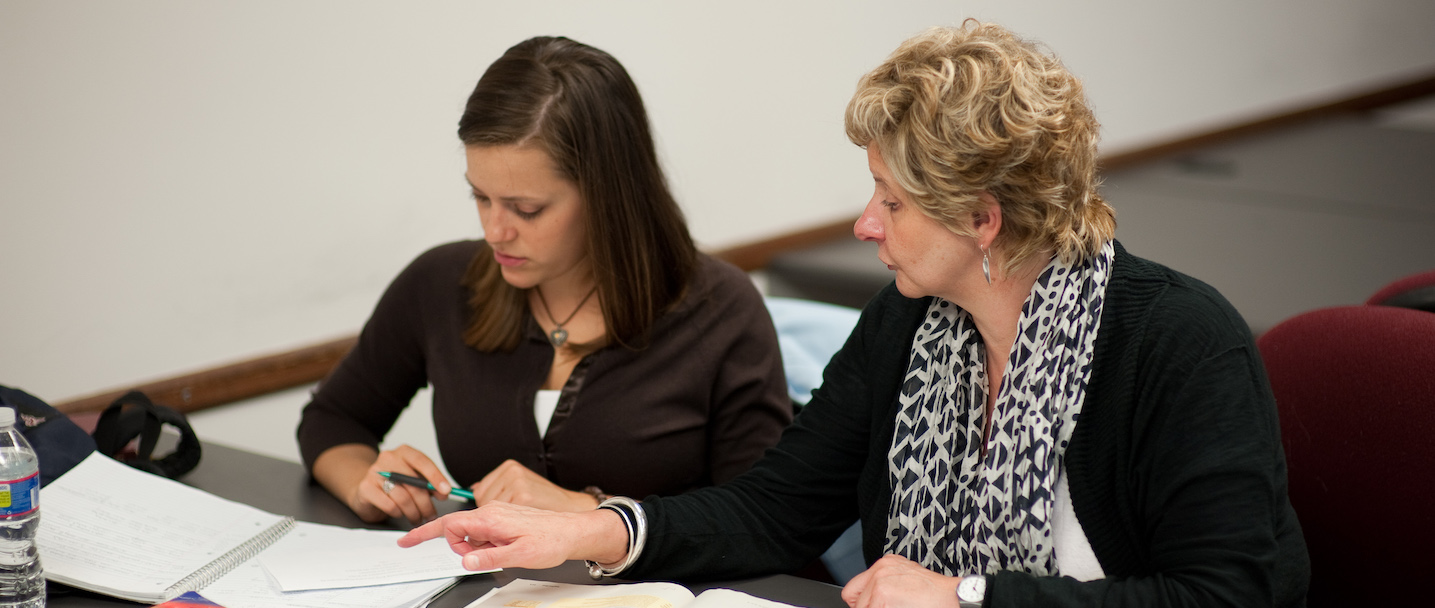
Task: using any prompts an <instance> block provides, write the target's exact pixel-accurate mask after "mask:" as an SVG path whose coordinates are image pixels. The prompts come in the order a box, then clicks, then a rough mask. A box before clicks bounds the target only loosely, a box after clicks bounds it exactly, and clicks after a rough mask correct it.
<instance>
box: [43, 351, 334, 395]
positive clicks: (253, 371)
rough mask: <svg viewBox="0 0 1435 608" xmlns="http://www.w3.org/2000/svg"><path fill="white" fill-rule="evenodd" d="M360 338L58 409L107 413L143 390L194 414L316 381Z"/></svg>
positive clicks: (114, 392)
mask: <svg viewBox="0 0 1435 608" xmlns="http://www.w3.org/2000/svg"><path fill="white" fill-rule="evenodd" d="M357 340H358V336H348V337H345V338H340V339H338V340H331V341H329V342H324V343H322V344H315V345H313V346H306V347H304V348H300V349H297V350H291V351H285V352H281V353H276V354H273V355H267V356H262V357H256V358H254V359H249V360H247V361H241V362H239V363H231V364H228V365H221V366H219V367H216V368H213V369H207V370H203V371H199V372H195V373H192V374H185V375H182V376H176V377H173V378H166V379H162V380H156V381H153V382H147V383H144V384H139V385H136V386H131V387H126V388H122V389H116V390H111V391H105V392H102V393H96V394H94V395H88V396H85V397H80V398H76V399H71V400H69V401H65V402H62V403H58V404H56V405H55V407H56V408H57V409H59V410H60V411H62V412H65V413H66V414H72V415H73V414H81V413H86V412H97V411H102V410H104V409H105V408H106V407H108V406H109V404H110V403H113V402H114V400H115V399H118V398H119V397H120V395H123V394H125V393H126V392H128V391H130V390H139V391H144V393H145V394H146V395H149V397H150V399H152V400H153V401H154V402H155V403H158V404H161V405H167V406H169V407H172V408H175V409H177V410H179V411H181V412H186V413H188V412H193V411H197V410H202V409H204V408H207V407H213V406H216V405H223V404H226V403H232V402H235V401H241V400H244V399H249V398H252V397H258V396H260V395H267V394H269V393H273V392H277V391H281V390H284V389H288V388H293V387H296V386H303V385H305V384H308V383H310V382H316V381H318V380H320V379H322V378H323V377H324V376H325V375H327V374H328V373H329V370H331V369H334V366H335V365H337V364H338V363H339V361H340V360H341V359H343V358H344V355H346V354H348V352H349V350H350V349H352V348H353V347H354V343H355V342H356V341H357Z"/></svg>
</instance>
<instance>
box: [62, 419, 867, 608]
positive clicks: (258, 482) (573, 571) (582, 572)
mask: <svg viewBox="0 0 1435 608" xmlns="http://www.w3.org/2000/svg"><path fill="white" fill-rule="evenodd" d="M181 481H183V482H184V483H187V484H189V485H192V486H194V487H196V488H199V489H201V490H205V491H207V492H210V493H212V494H215V495H217V496H222V497H224V498H228V499H230V500H234V501H237V502H242V503H246V504H249V505H253V506H255V507H258V508H260V509H263V510H265V511H269V512H270V513H277V514H280V515H292V516H294V517H295V518H297V519H300V520H303V521H309V522H314V523H322V524H331V525H338V526H348V527H351V528H360V527H362V528H389V526H384V525H373V524H365V523H364V522H363V521H362V520H360V519H359V518H358V517H357V516H355V515H354V513H353V512H352V511H350V510H349V508H348V507H346V506H344V504H343V503H341V502H339V501H338V500H337V499H335V498H334V497H333V496H331V495H329V493H328V492H326V491H324V489H323V488H321V487H319V486H318V485H317V484H314V483H311V482H310V481H309V475H308V474H307V473H306V472H305V471H304V467H303V466H301V465H299V464H297V463H293V462H287V461H283V460H279V459H276V458H270V457H268V456H261V455H259V454H254V453H250V452H246V451H243V450H237V449H234V448H229V447H225V446H222V445H214V444H205V445H204V457H203V458H202V459H201V460H200V464H199V466H198V467H197V468H195V470H194V471H192V472H190V473H189V475H186V476H185V477H184V478H183V479H181ZM452 505H454V503H449V502H441V503H439V508H440V510H443V509H444V508H448V509H449V510H452ZM42 508H43V505H42ZM40 559H41V561H42V563H43V560H44V556H43V555H42V556H40ZM515 578H527V579H536V580H549V581H557V582H564V583H592V582H593V581H592V579H590V578H588V573H587V570H586V569H584V568H583V566H582V564H580V563H578V562H569V563H567V564H564V565H562V566H559V567H557V568H551V569H548V570H523V569H509V570H504V571H503V572H498V573H494V574H477V575H472V576H468V577H465V578H463V579H462V580H461V581H459V584H458V585H457V586H455V587H454V588H453V589H451V590H449V591H448V592H447V593H445V594H444V595H443V596H441V597H439V598H438V599H436V600H434V602H433V603H432V604H430V606H432V607H433V608H462V607H463V606H466V605H468V603H469V602H471V601H473V600H474V599H476V598H478V597H479V596H481V595H483V594H484V593H487V592H488V590H489V589H492V588H494V587H497V586H502V585H504V584H506V583H508V582H509V581H512V580H513V579H515ZM689 587H690V588H691V589H693V591H694V592H697V591H701V590H703V589H707V588H710V587H728V588H732V589H738V590H740V591H744V592H747V593H751V594H753V595H756V596H760V597H765V598H768V599H772V600H776V601H779V602H786V603H789V604H794V605H798V606H808V607H811V608H828V607H831V608H842V607H845V606H846V604H845V603H843V601H842V598H841V589H839V588H838V587H836V586H833V585H829V584H826V583H819V582H816V581H811V580H807V579H804V578H798V577H795V576H788V575H785V574H780V575H776V576H767V577H762V578H756V579H750V580H743V581H730V582H724V583H716V584H705V585H689ZM50 593H51V597H50V599H49V602H48V604H49V606H51V608H82V607H85V608H88V607H114V606H136V605H137V604H133V603H131V602H127V601H124V600H119V599H115V598H110V597H106V596H102V595H96V594H92V593H89V592H85V591H79V590H69V589H68V588H63V587H60V586H56V585H51V587H50Z"/></svg>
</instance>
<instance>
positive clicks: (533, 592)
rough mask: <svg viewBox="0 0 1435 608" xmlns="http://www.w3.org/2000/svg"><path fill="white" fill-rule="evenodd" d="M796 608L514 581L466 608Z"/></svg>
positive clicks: (662, 587) (655, 589)
mask: <svg viewBox="0 0 1435 608" xmlns="http://www.w3.org/2000/svg"><path fill="white" fill-rule="evenodd" d="M510 606H521V607H522V608H796V607H794V606H793V605H792V604H784V603H782V602H774V601H772V600H769V599H763V598H760V597H756V596H753V595H749V594H746V593H743V592H741V591H735V590H733V589H708V590H707V591H704V592H702V593H699V594H697V595H696V596H694V595H693V592H692V591H689V590H688V589H687V588H686V587H683V586H682V585H677V584H674V583H623V584H617V585H572V584H568V583H553V582H548V581H532V580H527V579H522V578H520V579H514V580H513V582H511V583H508V584H507V585H504V586H502V587H498V588H496V589H494V590H492V591H489V592H488V593H487V594H486V595H484V596H483V597H480V598H478V599H477V600H474V601H473V602H472V603H470V604H468V606H466V608H503V607H510Z"/></svg>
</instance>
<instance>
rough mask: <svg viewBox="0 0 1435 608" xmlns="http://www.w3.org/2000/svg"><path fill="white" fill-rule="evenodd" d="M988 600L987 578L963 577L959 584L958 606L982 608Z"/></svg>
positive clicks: (975, 575) (980, 576) (978, 576)
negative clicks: (983, 603)
mask: <svg viewBox="0 0 1435 608" xmlns="http://www.w3.org/2000/svg"><path fill="white" fill-rule="evenodd" d="M985 599H987V577H985V576H982V575H980V574H973V575H971V576H965V577H962V581H961V582H960V583H957V605H958V606H961V608H982V600H985Z"/></svg>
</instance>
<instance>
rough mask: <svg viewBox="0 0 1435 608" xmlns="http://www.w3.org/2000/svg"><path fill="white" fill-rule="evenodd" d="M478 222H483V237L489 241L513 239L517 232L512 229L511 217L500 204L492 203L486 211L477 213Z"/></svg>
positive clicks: (497, 241)
mask: <svg viewBox="0 0 1435 608" xmlns="http://www.w3.org/2000/svg"><path fill="white" fill-rule="evenodd" d="M478 220H479V223H480V224H483V238H484V239H485V240H487V241H489V242H491V243H503V242H507V241H511V240H513V237H514V236H516V235H517V234H518V231H517V230H514V229H513V222H512V221H511V220H512V218H510V217H509V216H508V212H507V211H506V210H504V209H503V207H502V206H499V205H494V206H492V207H490V208H489V209H488V210H487V211H483V212H480V213H479V214H478Z"/></svg>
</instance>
